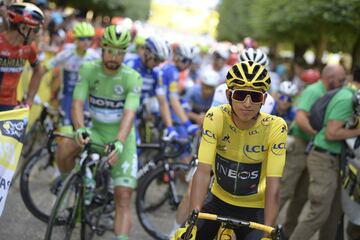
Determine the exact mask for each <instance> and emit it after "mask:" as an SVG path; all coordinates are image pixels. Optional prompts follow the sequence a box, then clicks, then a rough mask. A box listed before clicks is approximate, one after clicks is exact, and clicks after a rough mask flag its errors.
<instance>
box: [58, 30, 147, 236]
mask: <svg viewBox="0 0 360 240" xmlns="http://www.w3.org/2000/svg"><path fill="white" fill-rule="evenodd" d="M130 39H131V36H130V32H129V31H128V30H125V29H122V28H121V27H120V26H115V25H112V26H109V27H107V28H106V29H105V32H104V35H103V38H102V60H98V61H89V62H86V63H84V64H83V65H82V66H81V68H80V71H79V82H78V83H77V85H76V87H75V90H74V96H73V99H74V100H73V106H72V120H73V124H74V126H75V129H76V132H75V140H76V143H75V142H73V144H72V147H71V149H69V151H68V152H69V153H70V152H71V153H72V154H74V153H75V152H76V151H79V149H80V147H81V146H82V145H84V144H85V143H87V142H88V141H89V140H90V139H91V141H93V142H96V143H101V144H109V143H114V146H115V149H114V150H113V151H112V152H111V153H110V154H109V155H108V157H109V163H110V164H111V165H112V166H113V168H112V172H111V174H112V178H113V183H114V198H115V206H116V208H115V219H114V232H115V234H116V236H117V239H120V240H126V239H128V234H129V231H130V225H131V212H130V201H131V194H132V192H133V189H134V188H135V187H136V172H137V155H136V142H135V131H134V125H133V123H134V118H135V112H136V109H137V108H138V106H139V102H140V94H141V87H142V79H141V77H140V75H139V74H138V73H137V72H136V71H135V70H132V69H131V68H130V67H127V66H126V65H124V64H122V62H123V59H124V55H125V53H126V49H127V47H128V45H129V42H130ZM86 100H88V101H89V110H90V114H91V119H92V122H93V127H92V128H91V129H87V128H85V126H84V112H83V111H84V103H85V101H86ZM84 133H88V134H89V135H90V138H86V139H84V138H83V136H84V135H83V134H84ZM95 150H96V149H95ZM99 153H100V154H101V152H99ZM71 157H72V156H70V158H65V159H71ZM73 165H74V162H73V161H69V162H68V163H67V166H68V168H67V169H61V170H62V171H63V172H65V171H66V170H67V171H68V170H70V169H71V168H72V167H73Z"/></svg>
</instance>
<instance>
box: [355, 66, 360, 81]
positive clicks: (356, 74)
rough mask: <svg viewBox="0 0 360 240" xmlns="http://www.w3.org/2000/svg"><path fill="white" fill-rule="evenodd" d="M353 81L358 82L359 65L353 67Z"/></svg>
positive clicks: (359, 78)
mask: <svg viewBox="0 0 360 240" xmlns="http://www.w3.org/2000/svg"><path fill="white" fill-rule="evenodd" d="M353 80H354V81H355V82H360V64H357V65H355V67H354V71H353Z"/></svg>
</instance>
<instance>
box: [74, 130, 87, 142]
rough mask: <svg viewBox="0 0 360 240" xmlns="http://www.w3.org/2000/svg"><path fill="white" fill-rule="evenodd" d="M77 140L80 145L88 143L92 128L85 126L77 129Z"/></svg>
mask: <svg viewBox="0 0 360 240" xmlns="http://www.w3.org/2000/svg"><path fill="white" fill-rule="evenodd" d="M75 141H76V143H77V144H78V145H84V144H87V143H88V142H89V141H90V130H89V129H87V128H84V127H83V128H78V129H76V132H75Z"/></svg>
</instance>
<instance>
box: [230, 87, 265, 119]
mask: <svg viewBox="0 0 360 240" xmlns="http://www.w3.org/2000/svg"><path fill="white" fill-rule="evenodd" d="M236 91H238V92H236ZM226 94H227V97H228V99H229V100H231V103H232V110H233V111H234V112H235V114H236V116H237V118H238V119H239V121H242V122H248V121H250V120H252V119H253V118H254V117H256V116H257V115H258V113H259V111H260V108H261V106H262V104H263V103H264V102H265V99H266V94H264V93H262V92H259V91H255V90H254V89H252V88H249V87H242V88H236V89H232V90H230V89H227V90H226ZM230 98H231V99H230ZM260 98H262V99H260ZM260 100H261V101H260Z"/></svg>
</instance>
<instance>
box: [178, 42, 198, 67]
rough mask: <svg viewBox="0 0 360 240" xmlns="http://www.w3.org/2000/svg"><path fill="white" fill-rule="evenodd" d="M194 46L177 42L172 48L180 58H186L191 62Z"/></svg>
mask: <svg viewBox="0 0 360 240" xmlns="http://www.w3.org/2000/svg"><path fill="white" fill-rule="evenodd" d="M194 50H195V49H194V48H193V47H192V46H190V45H186V44H182V43H179V44H177V45H176V46H175V48H174V53H175V55H177V56H179V57H181V58H182V60H188V61H189V62H191V60H192V58H193V57H194Z"/></svg>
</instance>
